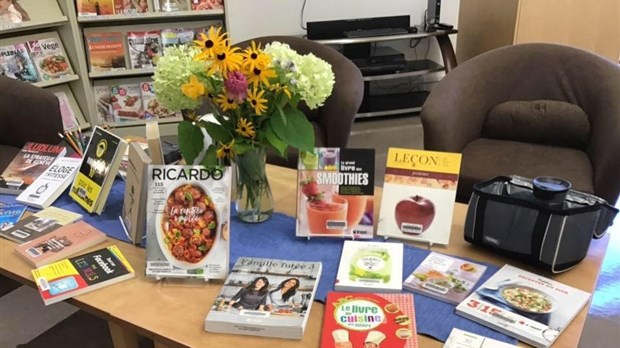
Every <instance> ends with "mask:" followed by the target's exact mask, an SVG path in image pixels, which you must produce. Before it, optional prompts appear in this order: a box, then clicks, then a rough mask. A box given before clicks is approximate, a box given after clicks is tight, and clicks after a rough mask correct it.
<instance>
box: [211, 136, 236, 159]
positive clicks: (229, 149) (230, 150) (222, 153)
mask: <svg viewBox="0 0 620 348" xmlns="http://www.w3.org/2000/svg"><path fill="white" fill-rule="evenodd" d="M219 143H220V147H219V148H218V149H217V151H216V152H215V156H216V157H217V158H220V159H223V158H232V156H233V155H234V154H235V139H233V140H231V141H230V143H228V144H224V143H222V142H221V141H220V142H219Z"/></svg>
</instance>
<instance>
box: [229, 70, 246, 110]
mask: <svg viewBox="0 0 620 348" xmlns="http://www.w3.org/2000/svg"><path fill="white" fill-rule="evenodd" d="M224 85H225V86H226V92H228V93H227V94H228V97H229V98H232V99H234V100H235V101H236V102H237V103H242V102H243V101H244V100H245V98H246V97H247V95H248V79H247V78H246V77H245V75H243V74H242V73H241V72H240V71H231V72H229V73H228V78H227V79H226V81H224Z"/></svg>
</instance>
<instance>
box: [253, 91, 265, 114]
mask: <svg viewBox="0 0 620 348" xmlns="http://www.w3.org/2000/svg"><path fill="white" fill-rule="evenodd" d="M264 94H265V91H264V90H258V89H257V88H254V89H252V90H251V91H249V92H248V103H250V105H251V106H252V108H254V112H255V113H256V114H257V115H259V116H260V115H262V114H263V112H265V111H267V99H265V98H263V95H264Z"/></svg>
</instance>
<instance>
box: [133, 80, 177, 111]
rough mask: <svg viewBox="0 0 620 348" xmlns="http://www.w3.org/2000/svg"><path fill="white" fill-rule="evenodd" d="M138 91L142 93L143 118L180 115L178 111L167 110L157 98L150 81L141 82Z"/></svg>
mask: <svg viewBox="0 0 620 348" xmlns="http://www.w3.org/2000/svg"><path fill="white" fill-rule="evenodd" d="M140 92H141V95H142V106H143V108H144V119H150V118H167V117H179V118H180V117H181V113H180V112H172V111H170V110H168V109H167V108H166V107H165V106H164V105H163V104H162V103H160V102H159V100H157V97H156V96H155V90H154V89H153V83H152V82H142V83H141V84H140Z"/></svg>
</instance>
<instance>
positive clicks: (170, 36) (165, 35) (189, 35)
mask: <svg viewBox="0 0 620 348" xmlns="http://www.w3.org/2000/svg"><path fill="white" fill-rule="evenodd" d="M192 40H194V30H193V29H162V31H161V45H162V47H163V49H164V50H165V49H166V47H171V46H181V45H186V44H191V43H192Z"/></svg>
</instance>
